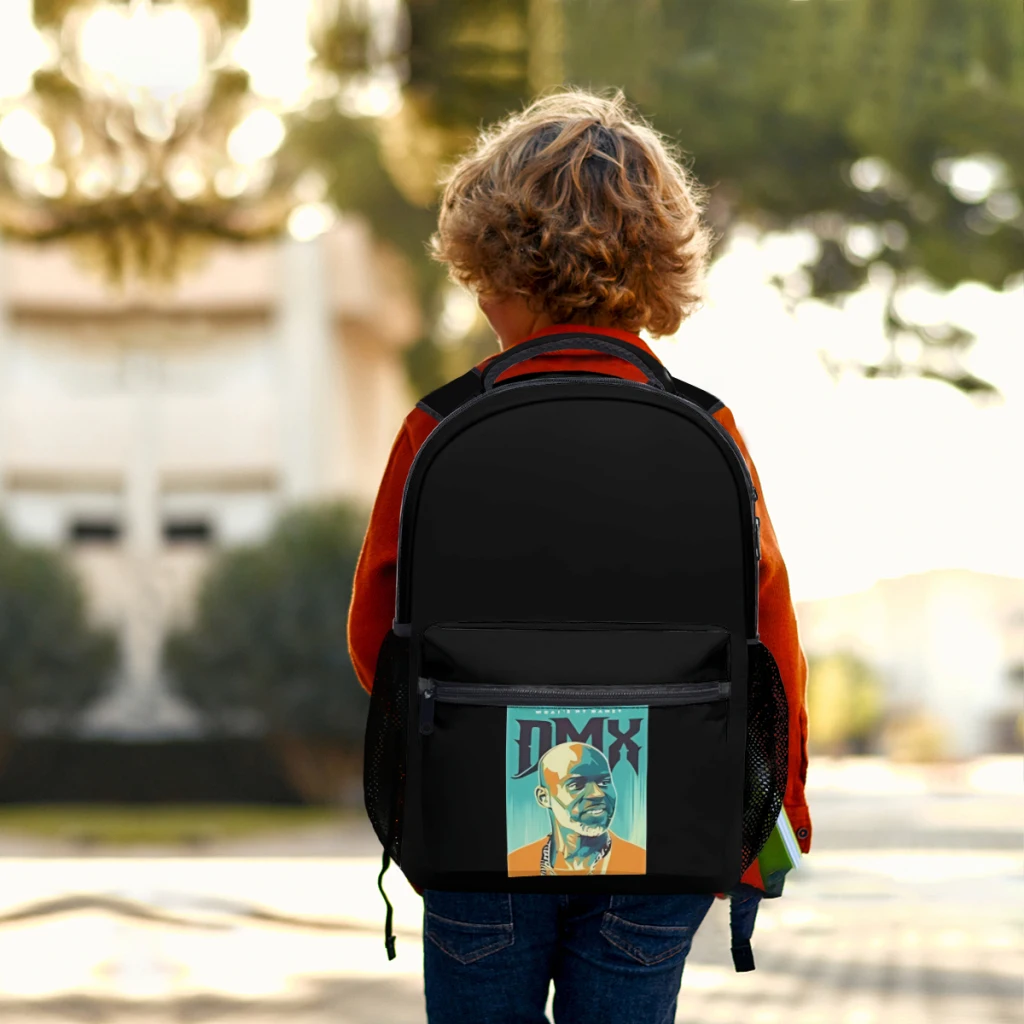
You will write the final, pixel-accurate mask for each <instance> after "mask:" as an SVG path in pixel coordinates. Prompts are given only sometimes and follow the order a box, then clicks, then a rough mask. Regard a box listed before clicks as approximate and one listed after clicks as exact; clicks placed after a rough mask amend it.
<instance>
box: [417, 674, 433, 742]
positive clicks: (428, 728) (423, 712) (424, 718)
mask: <svg viewBox="0 0 1024 1024" xmlns="http://www.w3.org/2000/svg"><path fill="white" fill-rule="evenodd" d="M435 691H436V687H435V685H434V680H433V679H420V681H419V694H420V735H421V736H429V735H430V734H431V733H432V732H433V731H434V701H435V698H436V692H435Z"/></svg>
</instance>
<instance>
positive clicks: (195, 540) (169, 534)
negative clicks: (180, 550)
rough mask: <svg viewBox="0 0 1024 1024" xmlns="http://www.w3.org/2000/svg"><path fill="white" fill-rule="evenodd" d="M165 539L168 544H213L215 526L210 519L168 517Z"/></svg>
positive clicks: (165, 523)
mask: <svg viewBox="0 0 1024 1024" xmlns="http://www.w3.org/2000/svg"><path fill="white" fill-rule="evenodd" d="M164 540H165V541H166V542H167V543H168V544H212V543H213V526H212V525H211V524H210V521H209V519H194V518H193V519H185V518H181V519H166V520H164Z"/></svg>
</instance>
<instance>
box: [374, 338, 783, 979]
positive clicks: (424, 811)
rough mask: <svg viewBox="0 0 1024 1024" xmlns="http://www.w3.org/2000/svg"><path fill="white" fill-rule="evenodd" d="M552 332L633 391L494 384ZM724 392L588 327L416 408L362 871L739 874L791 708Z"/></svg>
mask: <svg viewBox="0 0 1024 1024" xmlns="http://www.w3.org/2000/svg"><path fill="white" fill-rule="evenodd" d="M565 349H589V350H595V351H599V352H604V353H607V354H610V355H613V356H616V357H618V358H621V359H624V360H627V361H628V362H630V363H632V364H634V365H635V366H637V367H639V368H640V369H641V370H642V371H643V373H644V375H645V376H646V378H647V383H643V384H641V383H637V382H634V381H630V380H623V379H621V378H617V377H610V376H606V375H602V374H596V373H593V372H590V371H587V372H583V371H581V372H573V373H565V372H562V371H555V372H542V373H531V374H527V375H520V376H516V377H512V378H510V379H508V380H507V381H506V382H501V383H499V382H497V378H498V376H499V375H500V374H502V373H503V372H504V371H506V370H508V369H509V368H510V367H512V366H513V365H515V364H517V363H519V362H522V361H523V360H525V359H528V358H530V357H532V356H535V355H538V354H540V353H543V352H552V351H557V350H565ZM721 405H722V403H721V402H719V401H718V400H717V399H716V398H715V397H714V396H713V395H710V394H708V393H707V392H705V391H702V390H700V389H699V388H696V387H694V386H692V385H690V384H687V383H685V382H684V381H681V380H677V379H675V378H673V377H672V376H671V375H670V374H669V373H668V371H667V370H666V369H665V367H664V366H663V365H662V364H661V363H660V362H658V361H657V360H656V359H654V358H652V357H651V356H650V355H648V354H647V353H646V352H644V351H643V350H642V349H640V348H638V347H636V346H634V345H630V344H628V343H626V342H623V341H619V340H616V339H613V338H608V337H605V336H601V335H595V334H559V335H555V336H547V337H542V338H539V339H534V340H533V341H528V342H524V343H521V344H519V345H516V346H514V347H513V348H512V349H510V350H508V351H506V352H504V353H502V354H500V355H498V356H497V357H496V358H495V359H494V360H492V361H491V362H490V363H489V364H488V365H487V368H486V370H484V371H480V370H477V369H473V370H471V371H470V372H468V373H466V374H464V375H463V376H462V377H459V378H458V379H456V380H454V381H451V382H450V383H449V384H446V385H445V386H444V387H442V388H439V389H438V390H437V391H435V392H433V393H432V394H430V395H429V396H427V397H426V398H425V399H424V400H423V401H421V402H420V403H419V407H420V408H421V409H424V410H425V411H427V412H428V413H430V414H431V415H432V416H434V417H435V418H436V419H437V420H438V421H439V422H438V425H437V427H436V428H435V429H434V431H433V432H432V433H431V435H430V436H429V437H428V438H427V440H426V441H425V442H424V444H423V446H422V447H421V449H420V450H419V452H418V453H417V455H416V457H415V459H414V461H413V464H412V467H411V469H410V471H409V476H408V479H407V482H406V486H405V493H404V497H403V501H402V513H401V527H400V538H399V548H398V572H397V598H396V613H395V621H394V624H393V628H392V630H391V631H390V633H389V634H388V636H387V637H386V639H385V641H384V643H383V645H382V647H381V650H380V654H379V657H378V661H377V666H376V674H375V678H374V684H373V694H372V698H371V704H370V711H369V718H368V722H367V730H366V746H365V766H364V768H365V773H364V787H365V798H366V809H367V812H368V814H369V816H370V820H371V822H372V823H373V827H374V830H375V831H376V833H377V836H378V838H379V839H380V841H381V843H382V844H383V846H384V869H386V868H387V865H388V862H389V860H394V861H395V862H396V863H397V864H399V865H400V866H401V868H402V871H403V872H404V873H405V875H406V877H407V878H408V879H409V881H410V882H411V883H412V884H413V885H414V886H417V887H419V888H421V889H442V890H444V889H447V890H457V891H467V890H479V891H497V892H555V893H586V892H591V893H678V892H686V893H726V892H729V891H730V890H734V889H735V888H736V886H737V884H738V883H739V880H740V877H741V875H742V874H743V872H744V871H745V870H746V868H747V867H748V866H749V865H750V864H751V863H752V861H753V860H754V859H755V858H756V856H757V854H758V853H759V852H760V849H761V847H762V846H763V845H764V843H765V841H766V840H767V839H768V837H769V835H770V834H771V832H772V829H773V828H774V826H775V823H776V820H777V818H778V815H779V811H780V808H781V803H782V796H783V793H784V792H785V788H786V771H787V753H788V750H787V739H788V718H787V707H786V696H785V691H784V689H783V686H782V681H781V679H780V676H779V672H778V668H777V666H776V664H775V661H774V658H773V657H772V655H771V653H770V652H769V651H768V649H767V647H765V645H764V644H762V643H761V642H760V640H759V638H758V632H757V595H758V562H759V560H760V537H759V528H760V522H759V520H758V519H757V517H756V516H755V511H754V506H755V501H756V498H757V495H756V493H755V491H754V488H753V484H752V481H751V479H750V474H749V472H748V470H747V467H746V463H745V462H744V459H743V456H742V454H741V453H740V451H739V449H738V447H737V445H736V444H735V442H734V441H733V439H732V438H731V437H730V436H729V434H728V433H727V431H726V430H725V429H724V428H722V426H721V425H720V424H719V423H718V422H717V421H716V420H715V419H714V418H713V417H712V415H711V413H712V412H714V411H715V410H716V409H718V408H720V407H721ZM381 878H382V879H383V870H382V872H381ZM381 892H382V894H383V887H381ZM752 927H753V925H752V919H751V923H750V930H752ZM748 938H749V936H748ZM736 941H737V940H736V939H735V937H734V945H735V942H736ZM387 946H388V955H389V957H390V956H393V955H394V940H393V937H392V935H391V911H390V905H389V906H388V922H387ZM747 950H748V951H749V945H748V946H747ZM734 953H735V949H734ZM737 967H739V968H741V969H750V967H752V961H751V962H750V963H749V964H748V965H746V966H745V967H743V966H741V963H740V960H739V959H738V960H737Z"/></svg>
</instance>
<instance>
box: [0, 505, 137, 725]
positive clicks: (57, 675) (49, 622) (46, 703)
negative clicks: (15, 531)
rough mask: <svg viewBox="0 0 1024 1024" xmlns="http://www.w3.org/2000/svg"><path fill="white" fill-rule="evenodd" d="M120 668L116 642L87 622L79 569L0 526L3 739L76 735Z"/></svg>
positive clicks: (0, 712)
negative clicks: (24, 734) (28, 733)
mask: <svg viewBox="0 0 1024 1024" xmlns="http://www.w3.org/2000/svg"><path fill="white" fill-rule="evenodd" d="M116 664H117V642H116V640H115V638H114V636H113V634H112V633H111V632H110V631H108V630H99V629H94V628H92V627H91V626H90V625H89V624H88V622H87V621H86V617H85V600H84V597H83V593H82V589H81V586H80V584H79V582H78V579H77V577H76V576H75V574H74V570H73V569H72V568H71V567H70V566H69V565H68V564H67V563H66V562H65V560H64V559H63V558H62V557H61V556H60V555H59V554H57V553H56V552H53V551H48V550H45V549H42V548H34V547H24V546H22V545H20V544H17V543H16V542H15V541H14V540H13V539H12V538H11V536H10V535H9V534H8V533H7V531H6V530H5V529H4V528H3V526H2V525H0V734H4V733H11V732H17V731H19V729H23V728H29V729H31V730H32V731H35V732H51V733H54V732H56V733H60V732H67V731H69V730H71V729H72V728H73V727H74V726H75V725H76V724H77V722H78V718H79V715H80V713H81V712H82V711H83V710H84V709H85V708H86V707H87V706H88V705H89V704H91V703H92V702H93V701H94V700H95V699H96V698H97V697H99V696H100V695H101V694H102V693H104V692H105V691H106V689H107V688H108V684H109V683H110V681H111V677H112V673H113V671H114V668H115V666H116Z"/></svg>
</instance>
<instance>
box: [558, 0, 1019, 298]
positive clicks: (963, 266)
mask: <svg viewBox="0 0 1024 1024" xmlns="http://www.w3.org/2000/svg"><path fill="white" fill-rule="evenodd" d="M566 12H567V14H566V16H567V18H568V19H569V21H570V23H571V25H572V30H571V31H567V32H566V39H567V41H568V43H569V52H568V54H567V71H568V76H569V78H570V79H571V80H573V81H576V82H579V83H581V84H586V85H588V86H591V87H601V86H610V85H615V86H621V87H623V88H624V89H625V91H626V92H627V95H629V96H630V97H631V98H632V99H633V100H634V101H635V102H636V103H637V104H638V106H639V107H640V108H641V109H642V110H644V111H645V112H646V113H648V114H649V115H650V116H651V118H652V120H653V122H654V124H655V125H656V127H658V128H660V129H661V130H662V131H665V132H666V133H668V134H669V135H671V136H672V137H673V138H675V139H677V140H678V141H679V142H680V144H681V145H682V146H683V147H684V148H685V149H686V150H687V151H689V152H691V153H692V154H693V155H694V170H695V172H696V174H697V176H698V178H700V179H701V180H702V181H705V182H707V183H708V184H710V185H713V186H714V189H715V194H716V201H715V202H714V203H713V213H714V216H715V217H716V219H717V220H718V222H719V224H720V225H721V226H722V227H723V228H727V227H728V224H729V223H730V222H731V221H733V220H734V219H736V218H737V217H743V218H745V219H750V220H754V221H755V222H758V223H761V224H763V225H764V226H766V227H776V228H778V227H789V226H793V225H794V224H796V223H804V222H807V221H808V218H810V217H812V216H813V215H815V214H826V213H833V214H838V215H839V221H840V222H841V223H837V222H836V221H835V220H834V218H833V219H830V220H821V219H819V220H818V221H816V222H815V221H810V223H811V225H812V226H813V227H815V228H816V229H817V230H818V232H819V233H820V234H821V235H822V236H823V237H825V238H827V237H829V235H830V234H833V233H835V232H836V230H837V228H841V225H842V224H873V225H879V226H881V225H883V224H886V223H893V224H898V225H900V228H901V229H902V230H900V229H895V230H893V229H890V231H889V237H890V239H891V240H893V241H895V243H896V244H895V245H885V246H883V249H882V251H881V252H880V254H879V256H878V257H877V258H878V259H880V260H882V261H883V262H886V263H889V264H890V265H892V266H893V267H894V268H896V269H904V268H909V267H912V268H915V269H918V270H920V271H923V272H924V273H926V274H927V275H928V276H929V277H931V278H932V279H933V280H935V281H936V282H937V283H938V284H940V285H943V286H946V287H952V286H954V285H956V284H957V283H959V282H960V281H962V280H967V279H971V280H978V281H982V282H984V283H986V284H989V285H991V286H992V287H995V288H1000V287H1002V286H1003V283H1004V281H1005V280H1006V279H1007V277H1009V276H1010V275H1011V274H1012V273H1016V272H1017V271H1019V270H1020V268H1021V266H1024V221H1022V220H1021V218H1020V217H1019V216H1018V218H1017V219H1016V221H1013V222H1010V221H1006V222H1002V221H1000V220H998V219H997V218H996V217H995V216H993V215H992V214H991V213H990V211H989V210H987V209H986V208H985V207H983V206H982V204H981V203H980V202H969V201H964V200H963V199H962V198H958V197H957V195H956V194H955V193H954V191H952V190H951V189H950V188H948V187H947V185H946V184H945V183H943V182H942V181H941V180H939V176H938V175H937V173H936V162H937V161H940V160H942V159H944V158H951V157H966V156H970V155H972V154H989V155H992V156H995V157H996V158H998V160H999V161H1000V162H1001V163H1002V164H1003V165H1005V168H1006V172H1007V174H1008V180H1006V181H1005V182H1004V183H1003V185H1002V186H1001V188H1002V189H1004V190H1005V191H1007V192H1013V193H1014V194H1015V195H1016V196H1017V198H1018V199H1020V198H1021V197H1022V192H1021V190H1022V188H1024V132H1022V131H1021V130H1020V126H1021V124H1024V19H1022V18H1021V10H1020V4H1019V3H1017V2H1016V0H844V2H842V3H836V2H831V0H806V2H803V3H793V2H778V0H720V2H717V3H715V4H689V3H680V2H669V0H664V2H662V3H649V4H645V5H643V6H642V8H641V12H642V15H641V16H640V17H635V12H634V10H633V9H632V8H627V7H626V6H624V5H621V4H617V3H615V2H614V0H567V4H566ZM641 54H642V57H641V56H640V55H641ZM861 158H874V159H876V160H878V161H881V163H880V164H879V169H880V170H881V171H882V173H881V174H879V175H878V179H879V180H878V181H877V184H875V185H874V187H864V183H862V187H860V188H858V187H855V186H854V184H853V183H852V182H851V179H850V173H849V172H850V168H851V165H852V164H854V163H855V162H856V161H857V160H859V159H861ZM904 238H905V241H904ZM840 255H841V256H842V257H843V258H842V259H839V260H836V259H835V257H836V252H835V251H833V250H830V249H828V248H827V247H826V248H825V249H824V250H823V252H822V254H821V256H820V257H819V259H818V261H817V263H816V264H815V267H814V268H813V269H814V271H815V272H816V273H815V277H814V292H813V294H815V295H819V296H825V297H828V296H832V295H835V294H840V293H844V292H847V291H849V290H851V289H852V288H856V287H857V286H858V285H859V284H860V282H861V281H862V280H863V265H864V262H865V261H864V260H858V259H857V258H855V257H853V258H851V257H850V256H849V255H846V254H844V253H843V252H842V250H840Z"/></svg>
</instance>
